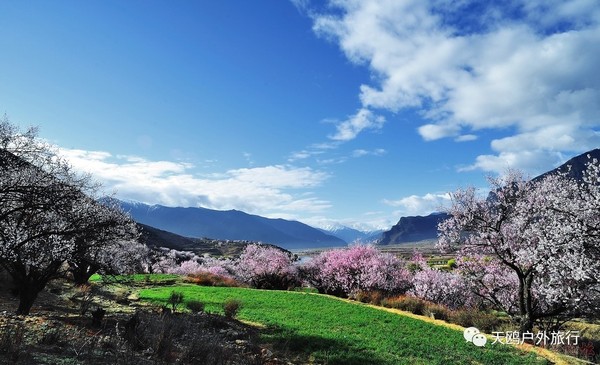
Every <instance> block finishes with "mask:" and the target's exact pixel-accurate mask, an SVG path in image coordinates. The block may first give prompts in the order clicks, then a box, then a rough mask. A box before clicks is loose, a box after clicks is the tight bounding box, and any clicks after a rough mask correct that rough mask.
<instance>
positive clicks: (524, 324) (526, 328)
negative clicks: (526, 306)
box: [519, 314, 533, 337]
mask: <svg viewBox="0 0 600 365" xmlns="http://www.w3.org/2000/svg"><path fill="white" fill-rule="evenodd" d="M532 330H533V319H532V318H531V317H530V316H529V314H525V315H523V316H521V319H520V321H519V335H520V336H521V337H522V336H523V334H524V333H531V331H532Z"/></svg>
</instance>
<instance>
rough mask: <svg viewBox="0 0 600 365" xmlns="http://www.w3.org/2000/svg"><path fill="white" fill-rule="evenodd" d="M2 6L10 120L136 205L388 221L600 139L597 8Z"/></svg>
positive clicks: (347, 0) (343, 2)
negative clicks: (492, 177) (489, 178)
mask: <svg viewBox="0 0 600 365" xmlns="http://www.w3.org/2000/svg"><path fill="white" fill-rule="evenodd" d="M497 3H498V2H486V1H468V0H463V1H448V0H427V1H426V0H378V1H375V0H361V1H358V0H335V1H310V0H293V1H284V0H257V1H245V0H227V1H177V2H174V1H84V2H82V1H52V2H48V1H18V2H17V1H14V2H2V3H0V24H2V30H0V49H1V50H2V57H0V112H5V113H6V114H7V115H8V117H9V119H10V120H11V121H12V122H13V123H16V124H19V125H21V126H23V127H25V126H28V125H37V126H39V127H40V136H42V137H43V138H45V139H47V140H49V141H51V142H53V143H55V144H56V145H58V146H59V147H60V148H61V150H62V151H63V153H64V154H65V156H67V157H68V158H69V159H70V160H71V162H72V163H73V165H74V166H75V167H77V168H78V169H81V170H84V171H88V172H91V173H92V174H93V175H94V176H95V177H96V178H97V179H98V180H100V181H101V182H103V184H104V187H105V189H106V190H107V191H108V192H111V191H115V192H116V196H117V197H120V198H124V199H132V200H139V201H143V202H146V203H150V204H164V205H170V206H202V207H207V208H213V209H239V210H244V211H247V212H249V213H255V214H260V215H265V216H269V217H283V218H289V219H298V220H301V221H304V222H306V223H309V224H313V225H325V224H328V223H331V222H334V221H335V222H342V223H345V224H358V223H361V224H368V225H371V226H377V227H386V228H387V227H389V226H391V225H392V224H394V223H395V222H397V220H398V219H399V218H400V217H401V216H406V215H417V214H419V215H423V214H428V213H430V212H432V211H434V210H436V209H438V208H439V207H440V206H441V205H443V204H445V203H447V202H448V192H451V191H453V190H455V189H456V188H458V187H464V186H468V185H475V186H478V187H483V186H485V176H486V175H487V174H498V173H503V172H504V171H506V169H507V168H509V167H510V168H518V169H522V170H524V171H525V172H526V173H528V174H530V175H532V176H533V175H536V174H538V173H541V172H544V171H546V170H549V169H551V168H553V167H555V166H557V165H559V164H560V163H562V162H564V161H566V160H567V159H568V158H570V157H572V156H574V155H577V154H579V153H582V152H585V151H587V150H590V149H593V148H597V147H599V146H600V134H599V132H598V131H599V127H600V72H598V65H600V5H599V3H598V1H597V0H561V1H558V0H556V1H555V0H545V1H541V0H527V1H525V0H523V1H519V0H513V1H509V2H500V3H501V4H497Z"/></svg>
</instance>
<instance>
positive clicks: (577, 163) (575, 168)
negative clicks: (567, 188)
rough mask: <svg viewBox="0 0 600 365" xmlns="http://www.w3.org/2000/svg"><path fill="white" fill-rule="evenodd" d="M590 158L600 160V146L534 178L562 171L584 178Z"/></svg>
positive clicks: (575, 177) (576, 178)
mask: <svg viewBox="0 0 600 365" xmlns="http://www.w3.org/2000/svg"><path fill="white" fill-rule="evenodd" d="M590 159H592V160H593V159H597V160H600V148H596V149H593V150H591V151H588V152H585V153H582V154H581V155H579V156H575V157H573V158H572V159H570V160H569V161H567V162H565V163H564V164H562V165H560V166H559V167H557V168H555V169H554V170H550V171H548V172H546V173H543V174H541V175H540V176H538V177H536V178H534V179H533V180H538V179H541V178H543V177H544V176H547V175H550V174H554V173H557V172H561V173H566V174H567V175H568V176H570V177H572V178H574V179H575V180H579V181H580V180H582V179H583V172H584V171H585V169H586V164H587V163H588V162H589V161H590Z"/></svg>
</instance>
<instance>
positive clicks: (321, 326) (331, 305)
mask: <svg viewBox="0 0 600 365" xmlns="http://www.w3.org/2000/svg"><path fill="white" fill-rule="evenodd" d="M172 291H177V292H182V293H183V294H184V302H185V301H189V300H200V301H202V302H204V303H205V304H206V311H208V312H213V313H215V312H218V313H222V312H223V311H222V307H221V306H222V303H223V302H224V301H226V300H227V299H237V300H240V301H241V302H242V309H241V310H240V313H239V315H238V319H242V320H246V321H251V322H255V323H260V324H263V325H265V326H266V328H265V329H264V330H262V333H263V335H262V338H263V341H264V342H266V343H272V344H273V345H274V346H275V348H277V349H278V350H280V351H284V352H287V353H288V354H291V355H292V356H300V358H302V359H304V360H305V361H312V360H314V361H316V362H317V363H326V364H329V365H331V364H340V365H341V364H346V365H353V364H355V365H369V364H372V365H375V364H377V365H386V364H390V365H392V364H546V363H548V362H547V361H546V360H545V359H543V358H540V357H538V356H537V355H535V354H533V353H523V352H520V351H519V350H516V349H514V348H512V347H510V346H506V345H500V344H496V345H493V346H492V345H490V344H489V343H488V345H486V347H484V348H479V347H476V346H475V345H473V344H471V343H468V342H466V341H465V340H464V338H463V334H462V332H460V331H456V330H452V329H449V328H446V327H441V326H436V325H433V324H430V323H426V322H424V321H420V320H417V319H413V318H409V317H405V316H402V315H398V314H395V313H388V312H385V311H381V310H377V309H375V308H372V307H368V306H365V305H361V304H358V303H357V304H355V303H348V302H345V301H341V300H337V299H335V298H331V297H327V296H322V295H314V294H309V293H302V292H287V291H267V290H255V289H245V288H219V287H201V286H196V285H178V286H170V287H155V288H149V289H143V290H141V291H140V299H142V300H147V301H151V302H156V303H166V300H167V298H168V297H169V295H170V294H171V292H172Z"/></svg>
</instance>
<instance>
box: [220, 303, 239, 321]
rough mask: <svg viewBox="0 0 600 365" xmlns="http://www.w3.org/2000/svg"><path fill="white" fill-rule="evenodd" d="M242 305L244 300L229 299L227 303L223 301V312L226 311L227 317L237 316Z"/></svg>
mask: <svg viewBox="0 0 600 365" xmlns="http://www.w3.org/2000/svg"><path fill="white" fill-rule="evenodd" d="M241 307H242V302H240V301H239V300H237V299H227V300H226V301H225V303H223V312H225V317H227V318H235V317H236V316H237V314H238V312H239V310H240V308H241Z"/></svg>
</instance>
